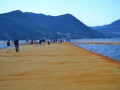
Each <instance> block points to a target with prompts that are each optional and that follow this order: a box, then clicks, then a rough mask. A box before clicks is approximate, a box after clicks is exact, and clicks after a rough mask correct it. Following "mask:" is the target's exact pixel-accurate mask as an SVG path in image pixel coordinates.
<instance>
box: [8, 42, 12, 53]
mask: <svg viewBox="0 0 120 90" xmlns="http://www.w3.org/2000/svg"><path fill="white" fill-rule="evenodd" d="M8 52H10V53H11V51H10V40H8V41H7V53H8Z"/></svg>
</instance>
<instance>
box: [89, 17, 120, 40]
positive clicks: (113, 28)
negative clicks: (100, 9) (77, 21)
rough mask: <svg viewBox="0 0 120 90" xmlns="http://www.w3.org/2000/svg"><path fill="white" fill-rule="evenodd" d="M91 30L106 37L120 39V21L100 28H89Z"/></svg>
mask: <svg viewBox="0 0 120 90" xmlns="http://www.w3.org/2000/svg"><path fill="white" fill-rule="evenodd" d="M91 28H92V29H94V30H96V31H99V32H101V33H102V34H104V35H105V36H106V37H113V38H114V37H120V19H119V20H116V21H114V22H112V23H111V24H109V25H104V26H101V27H91Z"/></svg>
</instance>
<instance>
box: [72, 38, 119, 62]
mask: <svg viewBox="0 0 120 90" xmlns="http://www.w3.org/2000/svg"><path fill="white" fill-rule="evenodd" d="M71 42H120V38H112V39H73V40H71ZM74 45H75V46H77V47H81V48H83V49H86V50H89V51H92V52H95V53H97V54H101V55H103V56H106V57H109V58H112V59H115V60H117V61H120V44H74Z"/></svg>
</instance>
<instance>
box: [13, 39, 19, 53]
mask: <svg viewBox="0 0 120 90" xmlns="http://www.w3.org/2000/svg"><path fill="white" fill-rule="evenodd" d="M14 45H15V50H16V52H19V40H18V39H17V38H16V39H15V40H14Z"/></svg>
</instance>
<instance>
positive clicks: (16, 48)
mask: <svg viewBox="0 0 120 90" xmlns="http://www.w3.org/2000/svg"><path fill="white" fill-rule="evenodd" d="M13 42H14V45H15V51H16V52H19V40H18V39H17V38H15V40H14V41H13ZM9 52H10V53H11V50H10V40H8V41H7V53H9Z"/></svg>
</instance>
